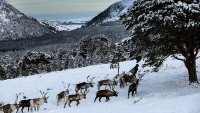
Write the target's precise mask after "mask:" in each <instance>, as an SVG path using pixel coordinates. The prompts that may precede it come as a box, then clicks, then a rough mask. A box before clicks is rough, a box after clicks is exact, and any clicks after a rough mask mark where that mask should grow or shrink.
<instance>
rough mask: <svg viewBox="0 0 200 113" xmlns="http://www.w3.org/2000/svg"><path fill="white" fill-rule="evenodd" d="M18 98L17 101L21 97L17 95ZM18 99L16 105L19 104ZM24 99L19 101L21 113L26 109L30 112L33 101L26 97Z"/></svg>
mask: <svg viewBox="0 0 200 113" xmlns="http://www.w3.org/2000/svg"><path fill="white" fill-rule="evenodd" d="M22 94H24V93H22ZM16 96H17V99H18V96H19V95H17V94H16ZM17 99H16V103H17ZM23 99H24V100H21V101H19V108H20V107H21V112H22V113H23V110H24V108H25V107H28V111H29V107H30V106H31V105H30V100H31V99H27V96H25V95H24V96H23ZM18 110H19V109H17V111H16V113H17V112H18Z"/></svg>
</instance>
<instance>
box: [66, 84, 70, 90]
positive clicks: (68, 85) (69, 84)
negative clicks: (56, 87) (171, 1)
mask: <svg viewBox="0 0 200 113" xmlns="http://www.w3.org/2000/svg"><path fill="white" fill-rule="evenodd" d="M69 86H70V83H69V84H68V87H67V89H66V91H70V90H69Z"/></svg>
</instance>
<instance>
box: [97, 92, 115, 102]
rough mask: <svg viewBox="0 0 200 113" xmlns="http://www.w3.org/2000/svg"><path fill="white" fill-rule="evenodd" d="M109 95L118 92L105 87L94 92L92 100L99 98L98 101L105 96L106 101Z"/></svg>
mask: <svg viewBox="0 0 200 113" xmlns="http://www.w3.org/2000/svg"><path fill="white" fill-rule="evenodd" d="M111 96H118V92H116V91H115V90H114V89H112V91H110V90H108V89H106V90H99V91H97V92H96V98H95V99H94V102H95V101H96V99H97V98H99V102H101V98H102V97H106V102H107V101H109V100H110V98H109V97H111Z"/></svg>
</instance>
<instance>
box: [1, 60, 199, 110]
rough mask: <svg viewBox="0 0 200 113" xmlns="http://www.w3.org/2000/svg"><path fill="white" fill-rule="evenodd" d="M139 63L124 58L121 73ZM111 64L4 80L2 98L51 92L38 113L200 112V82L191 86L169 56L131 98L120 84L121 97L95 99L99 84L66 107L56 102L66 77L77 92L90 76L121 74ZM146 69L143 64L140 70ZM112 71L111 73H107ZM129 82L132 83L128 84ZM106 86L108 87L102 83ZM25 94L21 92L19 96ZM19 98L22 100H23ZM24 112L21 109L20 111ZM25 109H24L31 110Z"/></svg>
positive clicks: (11, 99) (9, 99)
mask: <svg viewBox="0 0 200 113" xmlns="http://www.w3.org/2000/svg"><path fill="white" fill-rule="evenodd" d="M135 64H136V62H135V61H125V62H120V73H121V72H122V71H126V72H128V71H129V70H130V69H131V68H132V67H134V66H135ZM109 66H110V65H109V64H101V65H95V66H89V67H83V68H78V69H69V70H64V71H57V72H52V73H46V74H39V75H34V76H29V77H24V78H17V79H11V80H5V81H0V101H4V102H5V103H14V101H15V95H16V94H18V93H20V92H23V93H24V94H25V95H26V96H27V97H28V98H37V97H41V94H40V93H39V90H42V91H47V89H51V90H49V91H48V92H49V93H48V94H47V95H48V96H50V97H49V99H48V103H47V104H46V103H45V104H43V105H42V106H41V108H40V111H39V112H38V113H200V107H199V106H200V101H199V100H200V85H197V84H193V85H190V86H189V83H188V77H187V70H186V68H185V67H184V64H183V63H182V62H180V61H177V60H172V59H170V58H169V59H168V60H167V61H166V62H165V64H164V65H163V67H162V68H161V70H160V71H159V72H158V73H145V75H144V77H143V80H142V81H140V84H139V86H138V94H137V95H136V96H134V97H132V96H130V98H129V99H127V90H128V86H126V87H125V88H123V89H120V88H119V85H118V86H116V87H115V90H116V91H118V92H119V95H118V97H111V98H110V101H108V102H105V98H102V102H99V101H98V99H97V101H96V102H95V103H94V98H95V96H96V95H95V94H96V91H97V86H96V85H97V84H95V86H94V87H93V88H90V91H89V93H88V94H87V98H86V99H83V100H81V101H80V104H79V105H78V106H76V102H72V103H71V106H72V107H69V106H68V105H67V106H66V108H63V106H64V102H61V103H60V105H59V106H57V104H56V94H58V93H59V92H61V91H63V90H65V88H64V86H63V84H62V81H63V82H64V83H66V85H67V84H68V83H70V84H71V85H70V89H71V91H70V94H74V93H75V91H74V89H75V88H74V87H75V85H74V84H76V83H79V82H84V81H86V76H88V75H91V77H96V78H95V79H94V82H95V83H97V81H99V80H102V79H105V78H109V79H112V78H113V77H114V76H115V75H116V74H117V69H110V68H109ZM197 66H198V67H197V71H198V75H200V59H198V60H197ZM145 70H146V69H143V68H142V67H141V64H140V66H139V73H144V71H145ZM107 74H108V76H106V75H107ZM128 85H129V84H128ZM101 89H104V87H101ZM21 99H22V95H20V96H19V100H21ZM19 100H18V101H19ZM19 112H21V111H19ZM27 112H28V111H27V109H24V113H27Z"/></svg>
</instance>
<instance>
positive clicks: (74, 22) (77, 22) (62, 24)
mask: <svg viewBox="0 0 200 113" xmlns="http://www.w3.org/2000/svg"><path fill="white" fill-rule="evenodd" d="M90 19H91V18H79V19H70V20H62V21H55V20H42V21H41V22H42V23H45V24H47V25H49V26H51V27H54V28H55V29H56V30H58V31H71V30H74V29H77V28H80V27H81V26H82V25H84V24H85V23H86V22H88V21H89V20H90Z"/></svg>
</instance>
